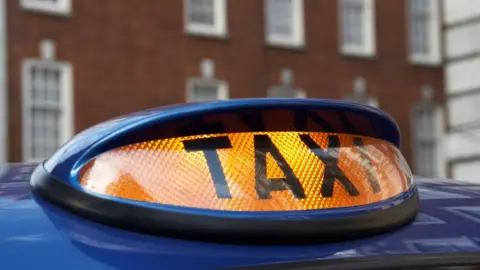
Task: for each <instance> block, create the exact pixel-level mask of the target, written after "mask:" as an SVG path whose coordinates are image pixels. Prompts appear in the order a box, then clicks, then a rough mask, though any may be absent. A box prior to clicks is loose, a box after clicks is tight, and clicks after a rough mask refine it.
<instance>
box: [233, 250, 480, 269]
mask: <svg viewBox="0 0 480 270" xmlns="http://www.w3.org/2000/svg"><path fill="white" fill-rule="evenodd" d="M455 266H458V267H459V266H465V267H468V266H480V253H479V252H464V253H436V254H401V255H383V256H367V257H362V258H342V259H329V260H316V261H304V262H293V263H277V264H268V265H258V266H247V267H235V268H228V269H231V270H270V269H271V270H273V269H275V270H317V269H321V270H339V269H341V270H359V269H370V270H379V269H425V267H435V268H434V269H443V268H436V267H455ZM427 269H428V268H427ZM447 269H448V268H447ZM455 269H457V268H455ZM460 269H461V268H460ZM460 269H459V270H460ZM467 269H469V270H470V269H472V268H467ZM475 269H478V268H475Z"/></svg>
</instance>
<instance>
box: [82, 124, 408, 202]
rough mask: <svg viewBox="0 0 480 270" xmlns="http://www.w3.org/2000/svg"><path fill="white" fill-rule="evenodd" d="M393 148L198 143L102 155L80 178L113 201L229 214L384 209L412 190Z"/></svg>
mask: <svg viewBox="0 0 480 270" xmlns="http://www.w3.org/2000/svg"><path fill="white" fill-rule="evenodd" d="M411 179H412V176H411V172H410V170H409V169H408V166H407V165H406V163H405V161H404V160H403V157H402V155H401V154H400V153H399V151H398V150H397V148H396V147H394V146H393V145H391V144H390V143H388V142H386V141H383V140H379V139H375V138H370V137H362V136H356V135H347V134H334V133H320V132H252V133H229V134H211V135H195V136H188V137H180V138H170V139H162V140H155V141H148V142H143V143H137V144H133V145H128V146H124V147H121V148H117V149H114V150H111V151H109V152H106V153H103V154H101V155H100V156H98V157H96V158H95V159H93V160H91V161H90V162H89V163H88V164H87V165H86V166H85V167H84V168H83V169H82V170H81V172H80V175H79V181H80V184H81V186H83V187H84V188H85V189H87V190H90V191H93V192H96V193H99V194H103V195H110V196H114V197H120V198H125V199H131V200H137V201H144V202H152V203H159V204H166V205H174V206H184V207H193V208H204V209H213V210H228V211H292V210H315V209H330V208H338V207H352V206H360V205H366V204H370V203H374V202H379V201H382V200H385V199H388V198H391V197H393V196H395V195H398V194H400V193H401V192H404V191H406V190H407V189H408V188H409V187H410V186H411V184H412V183H411Z"/></svg>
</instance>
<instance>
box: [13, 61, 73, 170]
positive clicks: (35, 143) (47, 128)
mask: <svg viewBox="0 0 480 270" xmlns="http://www.w3.org/2000/svg"><path fill="white" fill-rule="evenodd" d="M22 81H23V92H22V95H23V115H22V121H23V159H24V160H25V161H39V160H43V159H45V158H47V157H49V156H50V155H52V154H53V153H54V152H55V151H56V150H57V149H58V147H59V146H60V145H61V144H63V143H64V142H65V141H66V140H67V139H69V138H70V137H71V136H72V135H73V102H72V98H73V97H72V94H73V93H72V72H71V66H70V65H69V64H68V63H63V62H54V61H50V60H25V61H24V62H23V70H22Z"/></svg>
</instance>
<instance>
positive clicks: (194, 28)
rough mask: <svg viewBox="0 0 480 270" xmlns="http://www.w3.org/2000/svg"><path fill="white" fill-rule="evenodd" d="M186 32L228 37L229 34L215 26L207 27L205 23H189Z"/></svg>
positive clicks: (205, 35) (213, 36)
mask: <svg viewBox="0 0 480 270" xmlns="http://www.w3.org/2000/svg"><path fill="white" fill-rule="evenodd" d="M185 33H186V34H188V35H192V36H202V37H212V38H220V39H226V38H228V34H227V32H226V31H222V30H218V29H215V28H213V27H205V26H203V25H188V26H187V27H186V28H185Z"/></svg>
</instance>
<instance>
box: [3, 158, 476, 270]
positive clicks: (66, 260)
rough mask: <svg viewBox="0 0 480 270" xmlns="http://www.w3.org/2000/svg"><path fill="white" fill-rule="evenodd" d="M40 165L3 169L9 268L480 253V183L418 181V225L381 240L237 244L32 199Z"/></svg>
mask: <svg viewBox="0 0 480 270" xmlns="http://www.w3.org/2000/svg"><path fill="white" fill-rule="evenodd" d="M35 167H36V164H9V165H2V167H1V169H0V220H1V222H0V245H1V246H2V247H6V248H2V251H1V252H0V262H2V264H4V265H6V269H25V268H27V269H30V268H34V267H35V268H40V269H44V268H45V269H67V268H68V269H88V268H95V269H96V268H102V269H105V268H106V269H109V268H115V269H118V268H120V269H137V268H138V269H158V268H165V269H192V268H195V269H212V268H215V269H216V268H228V267H239V266H254V265H261V264H275V263H284V262H300V261H311V260H327V259H342V258H369V257H376V256H383V255H392V254H397V255H398V254H401V255H409V254H436V253H449V254H452V253H458V254H461V253H467V252H479V251H480V231H479V230H478V226H479V223H480V185H475V184H469V183H462V182H458V181H453V180H443V179H425V178H418V177H417V178H416V179H415V182H416V183H417V185H418V189H419V192H420V200H421V202H420V212H419V214H418V216H417V218H416V220H415V221H414V222H413V223H411V224H409V225H407V226H405V227H403V228H400V229H397V230H395V231H391V232H388V233H385V234H382V235H377V236H374V237H368V238H363V239H356V240H352V241H344V242H337V243H322V244H314V245H283V246H280V245H277V246H268V245H256V246H253V245H231V244H217V243H207V242H195V241H186V240H179V239H173V238H167V237H157V236H150V235H144V234H139V233H133V232H128V231H123V230H119V229H116V228H113V227H109V226H105V225H101V224H98V223H95V222H92V221H89V220H85V219H84V218H81V217H79V216H76V215H74V214H72V213H69V212H67V211H65V210H62V209H59V208H57V207H56V206H54V205H51V204H50V203H47V202H45V201H43V200H42V199H41V198H34V197H32V195H31V194H30V186H29V178H30V175H31V173H32V171H33V169H34V168H35Z"/></svg>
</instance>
